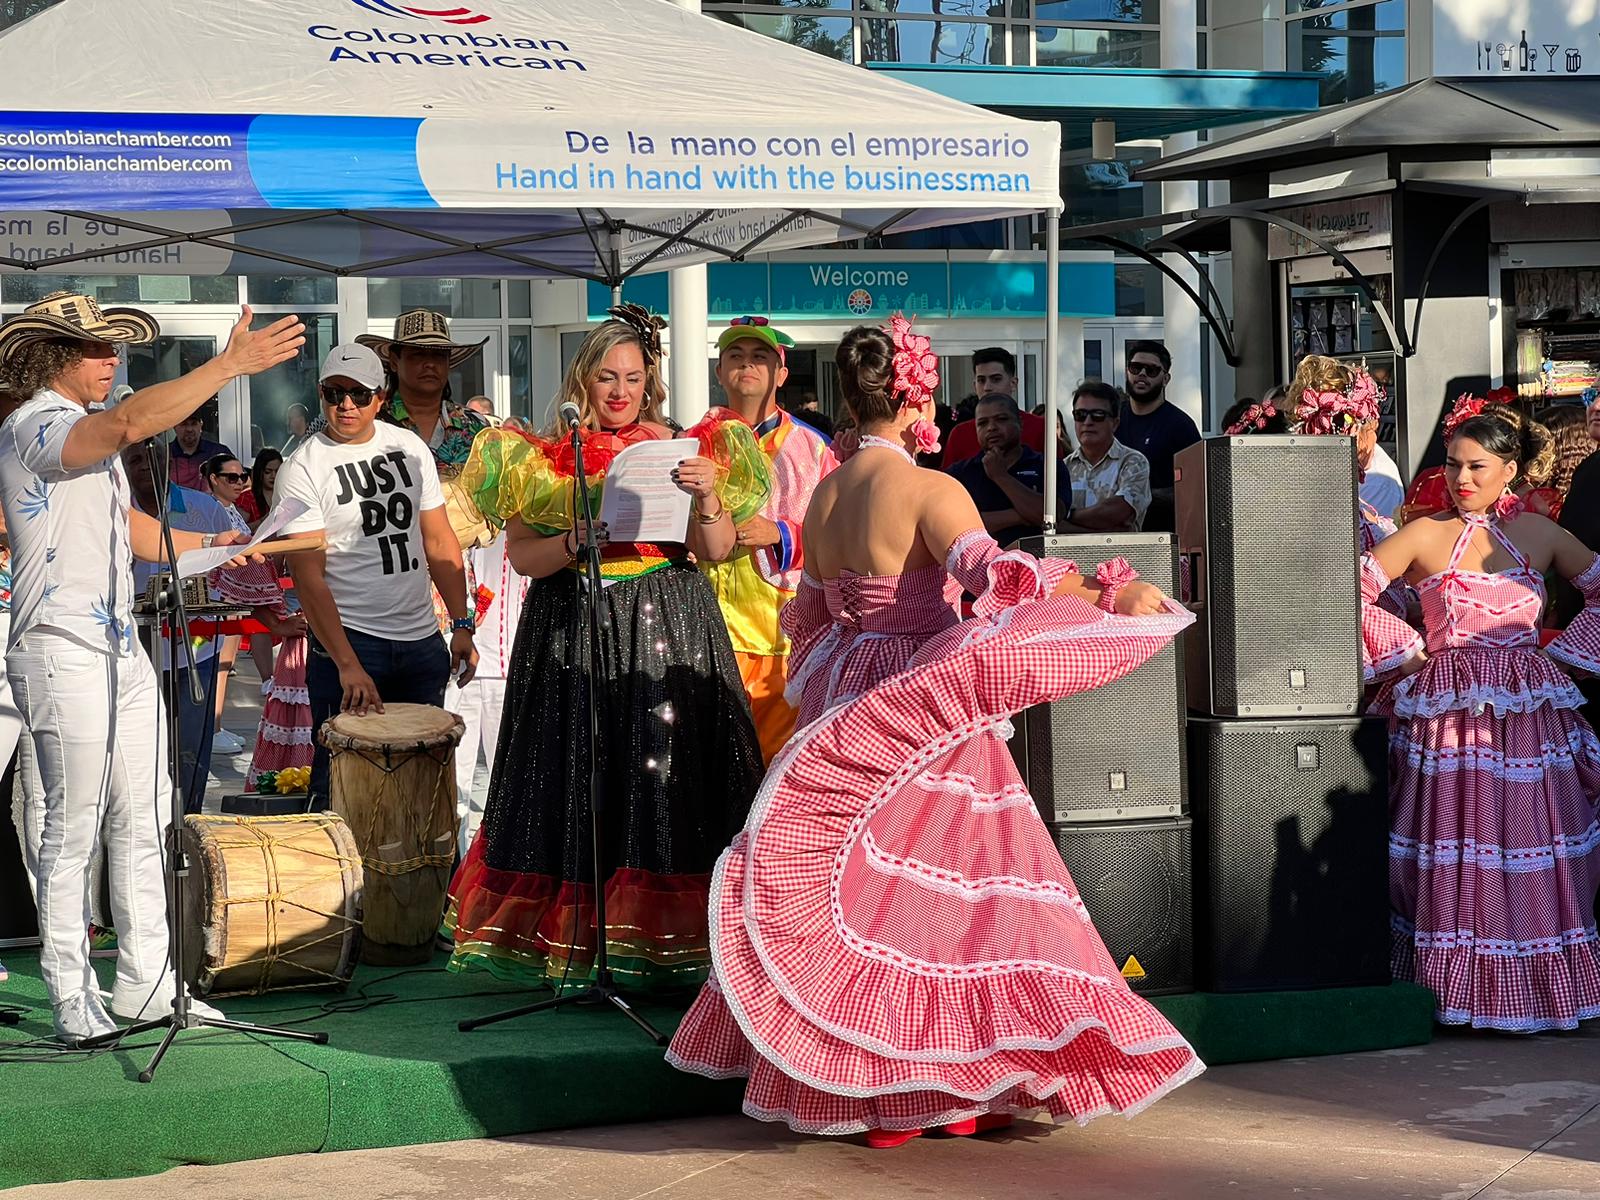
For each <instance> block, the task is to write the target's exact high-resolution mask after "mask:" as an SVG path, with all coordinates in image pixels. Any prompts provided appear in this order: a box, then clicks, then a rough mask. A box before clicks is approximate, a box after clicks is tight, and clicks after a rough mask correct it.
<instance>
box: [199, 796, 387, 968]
mask: <svg viewBox="0 0 1600 1200" xmlns="http://www.w3.org/2000/svg"><path fill="white" fill-rule="evenodd" d="M183 838H184V842H185V846H186V848H187V851H188V854H189V859H190V861H191V863H192V864H193V871H194V875H193V878H192V882H191V885H190V886H189V887H188V888H186V889H184V913H183V919H184V920H185V921H186V922H187V931H186V933H187V936H186V937H185V939H184V961H183V974H184V978H185V980H187V981H188V983H189V986H190V988H191V989H192V990H193V991H194V993H195V994H196V995H199V996H254V995H259V994H261V993H262V992H287V991H307V990H310V989H314V988H343V987H344V986H345V985H346V984H348V983H349V982H350V976H351V974H352V973H353V972H354V971H355V966H356V960H357V958H358V957H359V955H360V947H361V854H360V851H358V850H357V849H356V841H355V838H354V837H353V836H351V833H350V830H349V828H348V827H347V826H346V825H345V823H344V822H343V821H342V820H340V819H339V818H338V817H336V816H334V815H333V814H332V813H312V814H308V815H294V816H279V817H209V816H192V817H188V818H186V819H185V821H184V826H183Z"/></svg>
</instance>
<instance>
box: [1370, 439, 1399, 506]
mask: <svg viewBox="0 0 1600 1200" xmlns="http://www.w3.org/2000/svg"><path fill="white" fill-rule="evenodd" d="M1361 498H1362V499H1363V500H1365V501H1366V502H1367V503H1368V504H1370V505H1372V507H1373V508H1375V509H1377V510H1378V513H1379V514H1380V515H1381V516H1385V517H1393V516H1394V514H1395V513H1397V512H1399V511H1400V505H1401V504H1402V503H1404V502H1405V498H1406V489H1405V488H1404V487H1402V486H1401V484H1400V468H1399V467H1397V466H1396V465H1395V462H1394V459H1392V458H1390V457H1389V455H1388V452H1387V451H1385V450H1384V448H1383V447H1382V446H1374V447H1373V448H1372V460H1371V461H1370V462H1369V463H1367V475H1366V478H1365V479H1363V480H1362V481H1361Z"/></svg>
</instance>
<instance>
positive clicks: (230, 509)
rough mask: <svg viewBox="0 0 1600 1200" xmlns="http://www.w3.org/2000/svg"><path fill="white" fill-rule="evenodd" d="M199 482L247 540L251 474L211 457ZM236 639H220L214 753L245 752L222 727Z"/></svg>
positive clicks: (233, 461)
mask: <svg viewBox="0 0 1600 1200" xmlns="http://www.w3.org/2000/svg"><path fill="white" fill-rule="evenodd" d="M200 481H201V483H202V484H203V485H204V487H205V489H206V490H207V491H208V492H210V493H211V494H212V496H214V497H215V498H216V501H217V503H218V504H220V505H222V508H223V511H224V512H226V513H227V514H228V520H229V521H231V522H233V527H234V529H236V530H237V531H238V532H240V533H242V534H243V535H244V537H245V539H246V540H247V541H248V540H249V538H250V521H249V519H248V518H247V517H246V516H245V515H244V513H242V512H240V511H239V497H240V496H242V495H244V494H245V493H246V492H248V491H249V490H250V472H249V471H246V470H245V469H244V466H243V465H242V464H241V463H240V462H239V460H238V459H237V458H235V457H234V456H233V455H232V454H231V453H226V452H224V453H222V454H213V455H212V456H211V457H210V458H208V459H206V461H205V462H203V463H202V464H200ZM239 640H240V639H239V635H238V634H237V633H232V634H229V635H228V636H227V637H226V638H224V639H223V642H222V649H221V651H220V652H219V653H218V654H217V710H216V713H215V718H216V723H215V725H214V726H213V728H215V729H216V733H215V734H213V735H212V738H211V748H212V751H213V752H214V753H219V754H238V753H239V752H240V751H242V750H243V749H244V748H245V745H244V739H243V738H242V737H240V736H239V735H238V734H236V733H232V732H230V731H229V730H228V729H226V728H224V727H223V724H222V714H223V711H224V709H225V708H226V705H227V701H228V677H229V676H230V675H232V674H233V664H234V663H235V662H236V661H238V658H239Z"/></svg>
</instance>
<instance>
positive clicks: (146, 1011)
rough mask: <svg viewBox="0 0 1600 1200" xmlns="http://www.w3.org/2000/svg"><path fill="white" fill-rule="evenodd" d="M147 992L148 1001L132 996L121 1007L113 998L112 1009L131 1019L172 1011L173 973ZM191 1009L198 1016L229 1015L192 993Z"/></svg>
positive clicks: (135, 1019) (157, 1016)
mask: <svg viewBox="0 0 1600 1200" xmlns="http://www.w3.org/2000/svg"><path fill="white" fill-rule="evenodd" d="M147 994H148V995H149V997H150V999H149V1001H148V1003H147V1002H145V1001H144V1000H143V999H141V998H138V997H133V996H130V997H128V998H127V999H126V1000H125V1001H124V1002H123V1003H122V1004H121V1006H120V1007H119V1006H118V1004H117V1003H116V1001H115V1000H113V1002H112V1004H111V1011H112V1012H114V1013H116V1014H117V1016H119V1017H124V1018H126V1019H127V1020H130V1021H155V1020H159V1019H160V1018H162V1017H164V1016H167V1015H168V1014H169V1013H171V1012H172V976H171V975H168V976H166V977H165V978H164V979H162V981H161V983H160V984H159V985H158V986H156V987H155V988H154V989H152V990H151V991H150V992H149V993H147ZM135 1001H137V1003H136V1002H135ZM189 1011H190V1012H191V1013H193V1014H194V1015H195V1016H197V1017H216V1018H223V1017H225V1016H226V1015H227V1014H225V1013H223V1012H220V1011H219V1010H218V1009H216V1008H214V1007H212V1006H211V1005H209V1004H207V1003H206V1002H205V1001H204V1000H201V999H200V998H199V997H197V996H195V995H193V994H192V993H191V994H190V996H189Z"/></svg>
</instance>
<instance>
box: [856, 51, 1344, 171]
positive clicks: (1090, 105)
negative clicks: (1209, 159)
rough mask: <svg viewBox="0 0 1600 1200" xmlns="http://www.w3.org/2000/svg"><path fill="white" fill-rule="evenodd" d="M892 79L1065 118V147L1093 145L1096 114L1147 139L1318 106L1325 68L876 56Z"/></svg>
mask: <svg viewBox="0 0 1600 1200" xmlns="http://www.w3.org/2000/svg"><path fill="white" fill-rule="evenodd" d="M869 67H870V69H871V70H872V71H873V72H874V73H875V74H878V75H884V76H887V77H888V78H890V79H899V80H903V81H904V82H906V83H913V84H916V85H917V86H919V87H924V88H927V89H929V90H930V91H934V92H938V93H939V94H940V95H941V96H948V97H949V98H950V99H952V100H960V101H962V102H963V103H966V104H976V105H979V106H981V107H983V108H988V109H992V110H994V111H995V112H1003V113H1009V114H1011V115H1012V116H1016V117H1026V118H1028V119H1030V120H1045V121H1055V122H1057V123H1058V124H1059V125H1060V126H1061V138H1062V141H1061V148H1062V150H1063V151H1079V150H1087V149H1089V147H1090V146H1091V144H1092V142H1093V133H1094V124H1095V122H1096V121H1110V122H1111V123H1112V124H1113V125H1115V126H1116V136H1117V140H1118V141H1124V142H1128V141H1141V140H1151V139H1158V138H1165V137H1170V136H1171V135H1173V134H1175V133H1191V132H1193V131H1195V130H1199V129H1220V128H1223V127H1226V126H1228V125H1237V124H1241V123H1245V122H1250V121H1265V120H1273V119H1276V118H1278V117H1290V116H1297V115H1300V114H1302V113H1310V112H1315V111H1316V110H1317V106H1318V104H1319V103H1320V102H1321V101H1320V98H1319V89H1320V86H1321V79H1322V77H1321V76H1320V75H1317V74H1315V73H1314V72H1309V71H1231V70H1203V71H1194V70H1141V69H1136V68H1131V67H1021V66H1010V67H1004V66H992V65H988V66H985V67H983V69H981V70H974V69H973V68H971V67H969V66H944V65H930V64H926V63H920V64H902V63H873V64H869Z"/></svg>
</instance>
